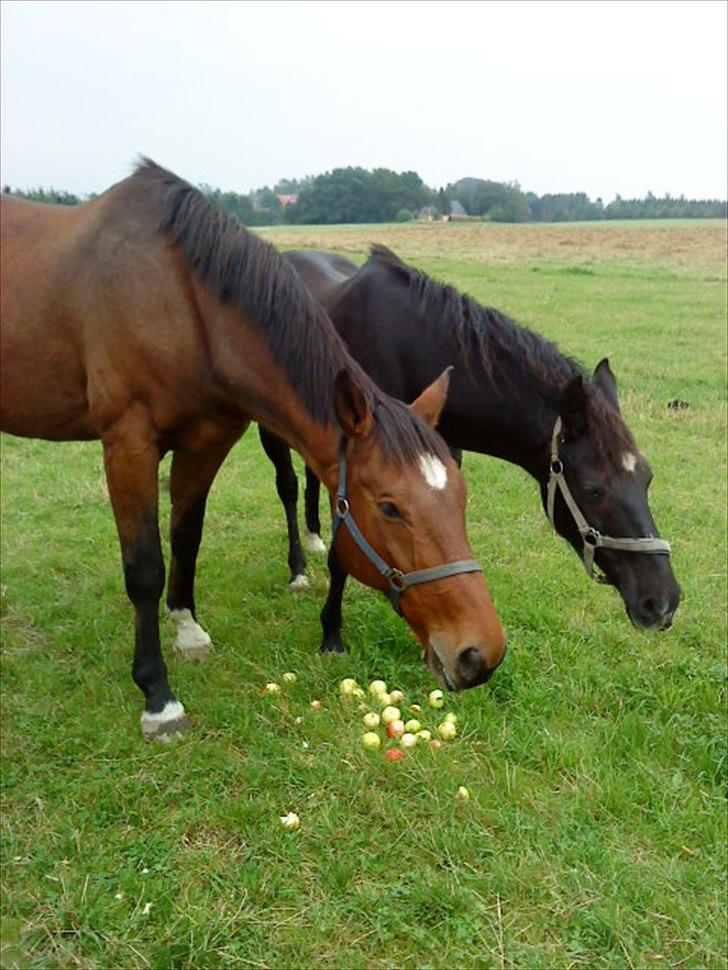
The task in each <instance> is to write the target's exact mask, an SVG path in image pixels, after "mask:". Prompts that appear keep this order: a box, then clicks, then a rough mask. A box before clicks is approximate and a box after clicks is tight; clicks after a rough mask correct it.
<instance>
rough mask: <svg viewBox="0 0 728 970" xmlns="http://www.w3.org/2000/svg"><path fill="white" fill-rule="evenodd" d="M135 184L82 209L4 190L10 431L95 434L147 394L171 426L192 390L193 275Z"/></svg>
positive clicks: (5, 419)
mask: <svg viewBox="0 0 728 970" xmlns="http://www.w3.org/2000/svg"><path fill="white" fill-rule="evenodd" d="M129 182H130V180H126V181H125V182H121V183H119V184H118V185H116V186H114V187H112V188H111V189H109V190H108V191H107V192H105V193H104V194H103V195H102V196H99V197H98V198H97V199H94V200H92V201H90V202H87V203H84V204H82V205H79V206H74V207H60V206H58V207H56V206H46V205H38V204H35V203H29V202H26V201H24V200H18V199H15V198H12V197H9V196H6V195H4V196H3V197H2V311H1V318H0V333H1V338H2V357H1V366H2V378H1V380H2V388H3V394H2V403H1V410H0V417H1V424H2V428H3V430H6V431H9V432H11V433H13V434H19V435H24V436H29V437H40V438H49V439H54V440H71V439H83V438H96V437H100V436H101V435H102V434H103V431H104V429H105V428H106V427H108V426H109V425H110V424H112V423H113V422H114V421H115V420H116V419H117V418H118V417H119V416H120V415H121V414H123V413H124V411H125V410H126V409H127V408H128V407H129V406H130V405H131V404H132V403H133V402H134V401H135V400H140V399H142V400H144V401H147V402H150V404H151V406H152V407H153V408H155V409H156V410H157V411H158V412H159V413H158V415H157V417H158V420H159V423H160V426H165V425H174V424H175V423H179V422H180V421H181V420H182V418H181V416H180V415H178V414H177V413H176V412H177V411H183V410H184V409H185V408H186V407H189V402H190V399H191V398H194V385H195V382H197V383H200V381H201V378H202V377H203V375H202V374H201V373H200V371H201V368H200V361H199V358H200V356H202V358H203V359H204V338H203V337H202V336H201V334H200V333H199V328H198V327H197V321H196V316H195V303H194V296H193V293H192V287H191V284H190V281H189V273H188V272H187V271H185V270H184V269H183V268H182V267H181V265H180V264H179V261H178V260H177V259H176V258H175V254H174V253H173V252H172V250H171V249H170V246H169V244H168V242H167V241H166V240H165V239H164V237H163V236H162V235H161V234H160V233H159V232H158V230H157V221H158V220H157V219H156V218H155V215H154V212H153V211H151V212H150V202H151V201H153V200H150V199H149V198H146V199H145V198H143V197H140V196H139V193H137V192H134V191H133V186H131V185H130V184H129ZM170 362H174V364H173V366H170Z"/></svg>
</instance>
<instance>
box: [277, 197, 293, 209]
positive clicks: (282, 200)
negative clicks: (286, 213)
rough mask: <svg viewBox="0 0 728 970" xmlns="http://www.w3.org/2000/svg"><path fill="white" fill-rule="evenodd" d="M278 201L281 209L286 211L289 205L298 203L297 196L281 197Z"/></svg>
mask: <svg viewBox="0 0 728 970" xmlns="http://www.w3.org/2000/svg"><path fill="white" fill-rule="evenodd" d="M278 201H279V202H280V204H281V209H285V207H286V206H287V205H295V204H296V203H297V202H298V196H297V195H279V196H278Z"/></svg>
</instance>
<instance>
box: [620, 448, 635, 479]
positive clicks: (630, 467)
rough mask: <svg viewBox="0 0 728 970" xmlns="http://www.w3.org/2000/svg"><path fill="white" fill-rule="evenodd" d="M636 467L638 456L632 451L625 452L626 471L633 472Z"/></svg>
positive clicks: (624, 463)
mask: <svg viewBox="0 0 728 970" xmlns="http://www.w3.org/2000/svg"><path fill="white" fill-rule="evenodd" d="M636 467H637V459H636V457H635V456H634V455H633V454H632V453H631V452H629V451H625V453H624V454H623V455H622V468H624V470H625V471H626V472H629V473H630V474H632V472H633V471H634V470H635V468H636Z"/></svg>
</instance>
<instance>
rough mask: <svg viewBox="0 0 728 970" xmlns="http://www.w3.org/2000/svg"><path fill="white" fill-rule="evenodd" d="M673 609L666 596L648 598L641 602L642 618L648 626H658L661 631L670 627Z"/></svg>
mask: <svg viewBox="0 0 728 970" xmlns="http://www.w3.org/2000/svg"><path fill="white" fill-rule="evenodd" d="M674 612H675V611H674V608H673V607H672V604H671V603H670V601H669V600H668V598H667V597H666V596H658V597H656V598H655V597H652V596H648V597H646V598H645V599H643V600H642V616H643V617H644V619H645V620H646V621H647V622H648V623H649V624H656V623H657V624H659V625H660V627H661V628H662V629H667V628H668V627H669V626H670V625H671V621H672V614H673V613H674Z"/></svg>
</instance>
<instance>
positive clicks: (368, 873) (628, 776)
mask: <svg viewBox="0 0 728 970" xmlns="http://www.w3.org/2000/svg"><path fill="white" fill-rule="evenodd" d="M725 229H726V227H725V223H723V222H705V223H695V222H669V223H636V224H604V225H602V224H600V225H561V226H523V227H520V226H489V225H482V224H478V225H475V224H467V225H458V224H453V223H451V224H432V225H429V224H425V225H404V226H352V227H311V228H300V227H276V228H274V229H269V230H265V231H263V232H262V234H263V235H265V237H266V238H268V239H270V240H271V241H273V242H274V243H275V244H276V245H278V246H280V247H281V248H303V247H312V248H326V249H336V250H338V251H340V252H342V253H343V254H344V255H347V256H349V257H351V258H355V259H357V260H361V259H363V258H364V255H365V252H366V249H367V247H368V244H369V243H370V242H375V241H376V242H381V243H384V244H386V245H389V246H391V247H392V248H393V249H395V251H397V252H398V253H399V255H401V256H402V257H403V258H404V259H406V260H408V261H411V262H413V263H415V264H416V265H419V266H420V267H421V268H422V269H424V270H425V271H426V272H428V273H430V274H432V275H434V276H436V277H438V278H440V279H443V280H446V281H448V282H452V283H453V284H455V285H456V286H458V287H460V288H461V289H463V290H466V291H467V292H469V293H471V294H472V295H473V296H474V297H475V298H477V299H478V300H480V301H481V302H483V303H486V304H490V305H493V306H496V307H498V308H500V309H501V310H503V311H504V312H505V313H507V314H508V315H510V316H512V317H513V318H515V319H516V320H518V321H519V322H520V323H522V324H524V325H526V326H529V327H531V328H532V329H535V330H538V331H540V332H542V333H543V334H545V335H546V336H548V337H549V338H551V339H553V340H555V341H556V342H557V343H558V344H559V345H560V346H561V347H562V349H563V350H564V351H566V352H567V353H569V354H572V355H574V356H576V357H578V358H579V359H581V360H582V361H583V362H584V363H585V364H587V365H591V366H592V367H593V365H594V364H595V363H596V362H597V361H598V360H599V358H601V357H603V356H608V357H609V358H610V362H611V365H612V367H613V369H614V371H615V373H616V375H617V378H618V380H619V383H620V392H621V399H622V408H623V412H624V414H625V416H626V418H627V420H628V422H629V423H630V425H631V427H632V430H633V431H634V433H635V436H636V439H637V441H638V443H639V445H640V446H641V448H642V450H643V452H644V453H645V455H646V456H647V458H648V459H649V461H650V463H651V465H652V467H653V469H654V472H655V481H654V484H653V486H652V490H651V501H652V508H653V511H654V513H655V518H656V520H657V523H658V525H659V527H660V529H661V532H662V534H663V535H664V536H665V537H666V538H668V539H669V540H670V541H671V542H672V544H673V562H674V568H675V573H676V575H677V578H678V580H679V581H680V582H681V584H682V586H683V596H684V598H683V602H682V605H681V607H680V609H679V611H678V614H677V616H676V621H675V624H674V627H673V629H671V630H670V631H668V632H666V633H664V634H660V635H651V634H647V633H642V632H638V631H636V630H634V629H633V628H632V627H631V626H630V625H629V623H628V621H627V618H626V616H625V615H624V612H623V609H622V606H621V602H620V601H619V599H618V597H617V595H616V593H615V592H614V591H613V590H610V589H608V588H604V587H600V586H598V585H597V584H592V583H590V582H589V581H588V580H587V578H586V576H585V574H584V572H583V569H582V567H581V565H580V563H579V562H578V560H577V558H576V556H575V554H574V553H573V552H572V551H571V550H570V549H569V548H567V547H566V545H565V543H564V542H563V541H560V540H557V539H556V538H555V537H554V536H553V535H552V533H551V531H550V527H549V526H548V523H547V521H546V518H545V516H544V515H543V512H542V510H541V508H540V503H539V501H538V497H537V492H536V487H535V485H534V483H533V482H531V481H530V480H529V479H528V478H527V477H526V475H525V474H524V473H523V472H521V471H520V470H519V469H515V468H512V467H510V466H507V465H505V464H501V463H498V462H496V461H494V460H492V459H489V458H485V457H481V456H474V455H466V456H465V459H464V465H463V467H464V471H465V474H466V477H467V479H468V482H469V488H470V497H469V503H468V526H469V533H470V538H471V544H472V547H473V551H474V553H475V554H476V555H477V556H478V558H479V559H480V561H481V562H482V563H483V566H484V571H485V574H486V577H487V579H488V582H489V585H490V589H491V593H492V595H493V598H494V601H495V604H496V607H497V609H498V611H499V614H500V616H501V618H502V620H503V623H504V626H505V627H506V629H507V631H508V635H509V646H510V649H509V654H508V657H507V659H506V661H505V662H504V664H503V665H502V667H501V668H500V669H499V670H498V671H497V673H496V675H495V676H494V677H493V679H492V680H491V682H490V683H489V684H487V685H486V686H485V687H482V688H479V689H476V690H474V691H471V692H468V693H464V694H462V695H458V696H457V697H453V698H449V699H448V702H447V709H449V710H453V711H455V712H456V713H457V714H458V716H459V718H460V727H461V736H460V737H459V738H458V739H457V740H456V741H454V742H452V744H450V745H449V746H446V747H445V748H443V749H442V750H440V751H439V752H432V751H430V750H429V749H422V750H419V749H415V750H414V751H413V752H411V753H410V754H408V756H407V758H406V759H405V761H404V762H403V763H401V764H385V763H384V762H383V760H382V757H381V754H380V755H376V754H374V755H373V754H371V753H365V752H364V751H362V750H360V748H359V738H360V735H361V729H360V727H359V726H358V721H357V719H356V718H354V717H353V716H352V714H351V713H350V711H348V710H346V709H345V708H344V707H342V705H341V703H340V701H339V700H338V699H337V685H338V682H339V680H340V679H341V678H342V677H346V676H351V677H355V678H356V679H357V680H358V681H359V683H361V684H366V683H368V682H369V681H370V680H371V679H373V678H374V677H381V678H383V679H385V680H386V681H387V682H388V683H390V684H392V685H396V686H399V687H401V689H402V690H404V691H405V693H406V694H407V696H408V699H409V701H410V702H411V701H412V700H418V701H420V702H421V699H422V697H424V696H426V694H427V692H428V691H429V690H431V689H432V688H433V687H434V686H436V685H435V683H434V682H433V680H432V678H431V676H430V675H429V673H428V672H427V671H426V670H425V669H424V668H423V666H422V664H421V662H420V658H419V650H418V647H417V645H416V643H415V642H414V640H413V638H412V636H411V634H410V633H409V631H408V629H407V627H406V626H405V624H404V623H403V621H402V620H400V619H399V618H398V617H397V616H396V615H395V614H394V613H393V611H392V610H391V608H390V607H389V605H388V604H387V602H386V601H385V600H384V598H382V597H377V596H375V595H374V594H373V593H371V592H369V591H367V590H365V589H363V588H362V587H360V586H357V585H356V584H355V583H353V582H352V583H350V584H349V588H348V590H347V594H346V598H345V618H344V619H345V629H344V633H345V636H346V638H347V640H348V642H349V644H350V646H351V654H350V655H349V656H348V657H339V656H326V657H320V656H319V655H318V653H317V652H316V646H317V643H318V636H319V626H318V612H319V610H320V607H321V605H322V602H323V597H324V592H325V588H326V570H325V565H324V562H323V560H320V559H316V558H314V557H310V558H309V563H310V574H311V577H312V587H311V589H310V590H309V591H308V592H305V593H302V594H296V595H293V594H291V593H290V592H289V591H288V589H287V588H286V579H287V575H288V573H287V569H286V564H285V552H286V536H285V527H284V520H283V515H282V511H281V509H280V506H279V503H278V500H277V497H276V495H275V487H274V477H273V471H272V467H271V466H270V465H269V463H268V462H267V460H266V459H265V457H264V455H263V453H262V449H261V448H260V445H259V442H258V438H257V434H256V433H255V431H254V430H251V431H250V432H249V433H248V435H246V437H245V438H244V439H243V441H242V442H241V443H240V445H238V446H237V447H236V448H235V449H234V451H233V453H232V454H231V456H230V458H229V459H228V461H227V462H226V464H225V466H224V467H223V469H222V471H221V473H220V475H219V477H218V479H217V481H216V483H215V485H214V486H213V490H212V494H211V498H210V501H209V504H208V515H207V522H206V529H205V536H204V540H203V546H202V550H201V553H200V562H199V571H198V585H197V592H198V596H197V599H198V611H199V618H200V621H201V623H202V624H203V625H204V626H205V627H206V629H207V630H208V631H209V633H210V634H211V636H212V639H213V644H214V652H213V653H212V655H211V656H210V658H209V659H208V661H207V662H206V663H205V664H204V665H199V666H188V665H184V664H182V663H181V662H180V661H178V660H176V659H174V658H173V657H172V656H171V648H170V645H171V635H170V631H168V630H167V631H165V633H166V652H167V661H168V665H169V668H170V681H171V683H172V684H173V686H174V688H175V690H176V691H177V693H178V695H179V697H180V699H181V700H182V701H183V702H184V704H185V707H186V708H187V710H188V712H189V714H190V716H191V717H192V719H193V722H194V731H193V732H192V733H191V734H189V735H187V736H185V737H184V738H183V739H181V740H178V741H175V742H174V743H171V744H168V745H164V744H157V745H145V744H144V743H143V742H142V740H141V736H140V732H139V713H140V710H141V701H142V697H141V694H140V693H139V692H138V691H137V689H136V688H135V687H134V684H133V683H132V681H131V678H130V676H129V669H130V664H131V641H132V626H131V624H132V610H131V607H130V606H129V604H128V602H127V600H126V596H125V593H124V587H123V579H122V574H121V569H120V563H119V553H118V547H117V540H116V533H115V528H114V523H113V518H112V515H111V510H110V507H109V504H108V499H107V496H106V488H105V484H104V479H103V471H102V462H101V450H100V446H99V445H98V444H97V443H91V444H66V445H54V444H48V443H44V442H38V441H22V440H19V439H13V438H9V437H4V438H3V440H2V525H3V529H2V647H3V649H2V664H3V666H2V783H3V819H2V861H3V867H2V892H3V896H2V907H3V922H2V947H3V949H2V956H1V957H0V964H1V965H2V966H3V967H7V968H13V967H28V966H33V967H39V968H51V967H53V968H56V967H73V966H78V967H84V968H96V967H98V968H102V967H103V968H106V967H179V968H207V967H227V966H236V967H279V968H282V967H340V966H345V967H377V968H379V967H381V968H387V967H433V968H434V967H443V968H444V967H555V966H557V967H590V968H591V967H697V966H700V967H703V966H705V967H721V966H724V965H725V933H726V923H725V896H724V890H725V838H726V824H725V808H724V800H723V799H724V785H725V768H726V755H725V697H724V690H725V642H726V612H725V590H726V573H725V568H726V513H725V510H726V398H725V375H726V331H725V323H726V302H725V301H726V271H725ZM674 398H680V399H682V400H685V401H687V402H689V404H690V406H689V408H687V409H685V410H679V411H671V410H668V409H667V407H666V405H667V402H668V401H670V400H672V399H674ZM300 467H301V466H300V462H299V468H300ZM167 470H168V460H167V461H166V462H165V465H164V466H163V472H164V473H166V472H167ZM167 509H168V501H167V499H166V496H165V497H164V499H163V510H164V511H163V514H164V512H166V510H167ZM325 531H327V530H325ZM287 670H290V671H295V672H296V673H297V675H298V681H297V683H296V684H294V685H291V686H290V687H288V688H287V689H286V690H285V691H284V692H283V693H282V694H281V695H278V696H276V697H272V696H269V695H264V694H263V692H262V689H263V686H264V685H265V683H266V682H267V681H270V680H278V681H279V680H280V678H281V675H282V673H283V672H284V671H287ZM314 698H318V699H321V700H322V701H323V702H324V708H323V710H321V711H320V712H314V711H312V710H311V708H310V701H311V700H312V699H314ZM297 717H300V718H302V720H301V723H296V718H297ZM428 726H429V725H428ZM459 785H466V786H468V788H469V789H470V792H471V800H470V801H469V802H467V803H462V802H458V801H456V800H455V798H454V796H455V792H456V791H457V788H458V786H459ZM288 811H295V812H297V813H298V814H299V815H300V817H301V821H302V824H301V828H300V830H298V831H297V832H289V831H285V830H284V829H283V828H282V827H281V826H280V823H279V816H281V815H284V814H285V813H286V812H288Z"/></svg>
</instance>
